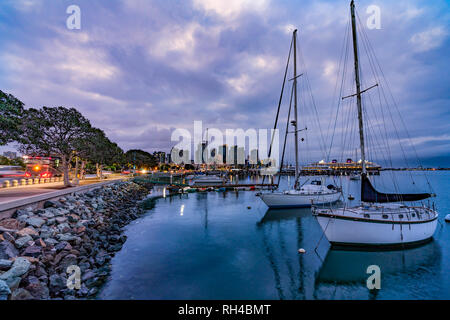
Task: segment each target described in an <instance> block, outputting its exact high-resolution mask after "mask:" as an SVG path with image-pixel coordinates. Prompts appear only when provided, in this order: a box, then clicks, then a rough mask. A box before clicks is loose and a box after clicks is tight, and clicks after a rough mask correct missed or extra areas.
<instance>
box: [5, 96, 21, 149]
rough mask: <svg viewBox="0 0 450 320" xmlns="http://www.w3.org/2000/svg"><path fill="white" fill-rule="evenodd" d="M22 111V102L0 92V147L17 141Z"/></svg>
mask: <svg viewBox="0 0 450 320" xmlns="http://www.w3.org/2000/svg"><path fill="white" fill-rule="evenodd" d="M23 110H24V109H23V102H22V101H20V100H19V99H17V98H16V97H14V96H13V95H11V94H7V93H5V92H3V91H1V90H0V145H5V144H7V143H10V142H12V141H17V139H18V137H19V136H20V125H21V122H22V121H21V117H22V114H23Z"/></svg>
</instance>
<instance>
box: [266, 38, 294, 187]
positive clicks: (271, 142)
mask: <svg viewBox="0 0 450 320" xmlns="http://www.w3.org/2000/svg"><path fill="white" fill-rule="evenodd" d="M293 43H294V36H292V39H291V44H290V47H289V54H288V58H287V62H286V68H285V70H284V77H283V84H282V86H281V94H280V99H279V101H278V109H277V115H276V117H275V124H274V126H273V130H274V131H275V130H276V128H277V124H278V117H279V115H280V108H281V102H282V100H283V92H284V86H285V84H286V77H287V73H288V69H289V62H290V59H291V52H292V44H293ZM274 138H275V134H273V135H272V138H271V141H270V148H269V153H268V158H270V156H271V154H272V146H273V139H274ZM265 178H266V176H263V180H262V183H263V184H264V180H265Z"/></svg>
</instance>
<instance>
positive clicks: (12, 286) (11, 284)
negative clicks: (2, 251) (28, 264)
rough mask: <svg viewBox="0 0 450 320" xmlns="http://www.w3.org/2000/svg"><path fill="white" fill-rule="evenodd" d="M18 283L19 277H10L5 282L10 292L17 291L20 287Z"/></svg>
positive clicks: (20, 279)
mask: <svg viewBox="0 0 450 320" xmlns="http://www.w3.org/2000/svg"><path fill="white" fill-rule="evenodd" d="M20 281H22V278H21V277H12V278H8V279H6V280H5V282H6V284H7V285H8V286H9V288H10V289H11V290H15V289H17V288H18V287H19V285H20Z"/></svg>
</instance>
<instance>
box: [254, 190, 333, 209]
mask: <svg viewBox="0 0 450 320" xmlns="http://www.w3.org/2000/svg"><path fill="white" fill-rule="evenodd" d="M340 196H341V193H340V192H333V193H328V194H320V195H318V194H289V193H279V192H274V193H263V194H261V196H260V197H261V199H262V201H264V203H265V204H266V205H267V206H268V207H269V208H302V207H311V205H312V204H314V205H322V204H328V203H334V202H336V201H338V200H339V197H340Z"/></svg>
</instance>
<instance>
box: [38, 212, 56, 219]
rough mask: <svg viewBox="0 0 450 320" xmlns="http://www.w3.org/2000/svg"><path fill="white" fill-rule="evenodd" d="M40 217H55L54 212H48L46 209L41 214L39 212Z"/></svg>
mask: <svg viewBox="0 0 450 320" xmlns="http://www.w3.org/2000/svg"><path fill="white" fill-rule="evenodd" d="M41 217H44V218H47V219H51V218H54V217H55V214H54V213H53V212H50V211H49V210H47V211H45V212H44V213H43V214H41Z"/></svg>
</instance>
